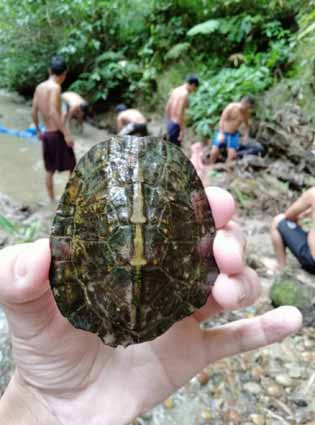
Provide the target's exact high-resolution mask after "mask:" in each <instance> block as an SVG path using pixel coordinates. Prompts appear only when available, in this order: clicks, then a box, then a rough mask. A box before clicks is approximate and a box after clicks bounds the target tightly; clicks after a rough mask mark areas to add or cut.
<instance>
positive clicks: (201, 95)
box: [190, 65, 273, 137]
mask: <svg viewBox="0 0 315 425" xmlns="http://www.w3.org/2000/svg"><path fill="white" fill-rule="evenodd" d="M201 78H202V80H203V81H202V83H201V85H200V87H199V89H198V91H197V92H196V93H195V94H194V95H193V96H192V98H191V101H190V118H191V120H192V122H193V125H194V128H195V129H196V132H197V133H198V134H199V135H201V136H203V137H209V136H211V134H212V132H213V130H214V129H215V127H216V126H217V124H218V121H219V117H220V115H221V112H222V110H223V109H224V107H225V106H226V105H227V104H228V103H230V102H232V101H238V100H240V99H241V98H242V97H243V96H245V95H248V94H252V95H257V94H259V93H262V92H263V91H264V90H266V88H267V87H268V86H270V85H271V83H272V81H273V79H272V76H271V72H270V70H269V69H268V68H266V67H249V66H246V65H242V66H241V67H240V68H236V69H235V68H225V69H223V70H222V71H221V72H219V73H218V74H215V75H212V76H210V77H209V76H207V75H206V74H204V76H201Z"/></svg>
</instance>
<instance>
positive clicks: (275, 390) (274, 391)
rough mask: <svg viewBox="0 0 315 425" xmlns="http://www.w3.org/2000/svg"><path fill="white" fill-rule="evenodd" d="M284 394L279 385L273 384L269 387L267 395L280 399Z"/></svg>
mask: <svg viewBox="0 0 315 425" xmlns="http://www.w3.org/2000/svg"><path fill="white" fill-rule="evenodd" d="M282 392H283V391H282V388H281V387H280V386H279V385H277V384H271V385H269V386H268V387H267V394H268V395H270V396H271V397H275V398H277V397H280V396H281V394H282Z"/></svg>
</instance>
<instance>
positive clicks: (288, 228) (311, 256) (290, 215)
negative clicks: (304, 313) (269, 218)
mask: <svg viewBox="0 0 315 425" xmlns="http://www.w3.org/2000/svg"><path fill="white" fill-rule="evenodd" d="M306 214H308V215H309V216H310V217H311V220H312V224H311V229H310V231H309V232H306V231H305V230H303V229H302V228H301V226H300V225H299V224H298V221H299V219H300V218H301V217H302V216H305V215H306ZM271 238H272V243H273V247H274V250H275V254H276V267H275V268H276V270H282V269H283V268H284V266H285V264H286V252H285V251H286V248H289V250H290V251H291V252H292V254H293V255H294V256H295V257H296V259H297V260H298V261H299V263H300V265H301V267H302V268H303V269H304V270H306V271H308V272H309V273H312V274H315V187H312V188H311V189H308V190H307V191H306V192H304V193H303V194H302V195H301V196H300V197H299V199H298V200H297V201H295V202H294V203H293V204H292V205H291V206H290V207H289V208H288V209H287V210H286V212H285V213H284V214H279V215H278V216H276V217H275V218H274V219H273V222H272V226H271Z"/></svg>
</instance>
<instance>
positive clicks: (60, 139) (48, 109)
mask: <svg viewBox="0 0 315 425" xmlns="http://www.w3.org/2000/svg"><path fill="white" fill-rule="evenodd" d="M66 75H67V66H66V63H65V61H64V60H63V58H61V57H59V56H54V57H53V58H52V60H51V64H50V69H49V78H48V80H46V81H44V82H43V83H41V84H39V85H38V86H37V87H36V90H35V94H34V97H33V111H32V116H33V121H34V124H35V127H36V131H37V136H38V138H39V139H40V140H41V141H42V145H43V159H44V164H45V170H46V188H47V192H48V196H49V199H50V200H51V201H54V199H55V193H54V184H53V175H54V173H55V171H70V173H71V172H72V171H73V169H74V167H75V164H76V160H75V155H74V152H73V145H74V141H73V138H72V135H71V133H70V130H69V129H67V128H66V127H65V126H64V122H63V117H62V113H61V85H62V83H63V82H64V80H65V78H66ZM39 114H40V115H41V117H42V119H43V122H44V125H45V128H46V130H45V132H44V133H43V134H42V133H41V130H40V127H39Z"/></svg>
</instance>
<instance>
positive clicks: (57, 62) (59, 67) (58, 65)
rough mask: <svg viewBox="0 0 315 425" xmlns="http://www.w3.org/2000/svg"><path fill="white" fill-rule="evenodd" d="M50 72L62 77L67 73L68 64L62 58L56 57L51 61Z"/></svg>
mask: <svg viewBox="0 0 315 425" xmlns="http://www.w3.org/2000/svg"><path fill="white" fill-rule="evenodd" d="M50 70H51V72H52V74H54V75H62V74H64V73H65V72H67V64H66V62H65V60H64V58H62V57H61V56H54V57H53V58H52V59H51V61H50Z"/></svg>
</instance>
